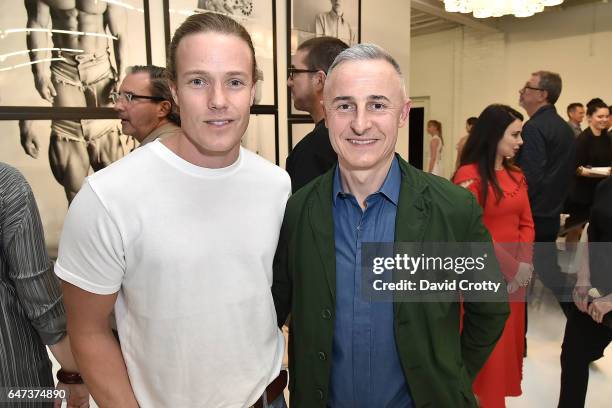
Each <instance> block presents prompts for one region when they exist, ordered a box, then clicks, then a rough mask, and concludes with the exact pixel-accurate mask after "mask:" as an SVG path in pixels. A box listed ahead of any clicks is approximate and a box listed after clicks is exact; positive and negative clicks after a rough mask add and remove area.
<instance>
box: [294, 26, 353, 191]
mask: <svg viewBox="0 0 612 408" xmlns="http://www.w3.org/2000/svg"><path fill="white" fill-rule="evenodd" d="M346 48H348V45H346V44H345V43H344V42H342V41H341V40H339V39H337V38H333V37H316V38H312V39H310V40H307V41H305V42H303V43H302V44H301V45H300V46H299V47H298V49H297V52H296V53H295V55H293V56H292V57H291V67H290V68H289V77H288V78H287V86H288V87H289V89H291V95H292V96H293V104H294V106H295V108H296V109H298V110H303V111H307V112H308V113H309V114H310V116H311V117H312V120H314V122H315V123H316V126H315V128H314V129H313V130H312V131H311V132H310V133H308V134H307V135H306V136H305V137H304V138H303V139H302V140H300V142H299V143H298V144H297V145H296V146H295V147H294V148H293V150H292V152H291V154H289V157H287V163H286V166H285V167H286V169H287V173H289V176H290V177H291V190H292V192H294V193H295V192H296V191H297V190H299V189H300V188H301V187H303V186H304V185H306V184H308V182H310V181H311V180H312V179H314V178H316V177H318V176H320V175H321V174H323V173H325V172H326V171H327V170H329V169H330V168H331V167H332V166H333V165H334V164H335V163H336V160H337V156H336V152H334V150H333V149H332V146H331V143H330V142H329V134H328V132H327V127H325V121H324V120H323V105H321V99H322V98H323V85H324V84H325V79H326V77H327V70H328V69H329V66H330V65H331V64H332V62H334V59H336V56H337V55H338V54H340V52H341V51H342V50H344V49H346Z"/></svg>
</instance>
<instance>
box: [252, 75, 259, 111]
mask: <svg viewBox="0 0 612 408" xmlns="http://www.w3.org/2000/svg"><path fill="white" fill-rule="evenodd" d="M257 81H258V80H257V79H255V82H253V86H251V105H250V106H253V104H254V103H255V93H256V91H257Z"/></svg>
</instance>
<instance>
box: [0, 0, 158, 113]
mask: <svg viewBox="0 0 612 408" xmlns="http://www.w3.org/2000/svg"><path fill="white" fill-rule="evenodd" d="M57 4H58V3H57V2H49V1H45V0H25V1H15V2H2V3H0V84H1V85H0V117H1V118H2V119H9V118H13V119H20V118H24V119H29V118H32V116H33V115H34V116H37V115H38V116H37V117H41V115H42V116H47V117H48V118H49V119H50V118H53V117H55V115H56V114H57V113H58V110H63V113H62V114H63V115H64V116H66V115H68V116H72V117H73V118H75V119H76V118H78V119H82V118H85V117H100V116H103V117H106V116H111V113H110V110H109V109H108V107H109V106H110V104H111V101H110V98H109V94H110V92H111V91H112V90H113V89H115V88H116V87H117V84H118V82H119V80H120V78H121V76H122V75H123V74H124V71H125V68H126V67H127V66H129V65H136V64H140V65H143V64H146V63H149V62H150V49H151V44H150V38H149V19H148V10H149V0H122V1H110V0H108V1H107V0H83V1H80V2H77V3H76V5H75V6H74V9H72V10H65V9H62V10H59V9H57V10H56V9H54V8H55V7H57V6H56V5H57ZM82 10H87V15H88V19H81V18H79V17H78V16H79V13H84V11H82ZM92 14H94V15H98V17H97V18H91V15H92ZM75 15H76V18H75ZM4 108H7V109H4Z"/></svg>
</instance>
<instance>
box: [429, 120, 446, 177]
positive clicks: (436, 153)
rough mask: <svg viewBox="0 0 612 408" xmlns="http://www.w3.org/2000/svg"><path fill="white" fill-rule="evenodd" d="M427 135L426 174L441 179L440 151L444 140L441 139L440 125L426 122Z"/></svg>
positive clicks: (442, 169)
mask: <svg viewBox="0 0 612 408" xmlns="http://www.w3.org/2000/svg"><path fill="white" fill-rule="evenodd" d="M427 134H428V135H430V136H431V140H430V141H429V159H428V160H427V172H428V173H431V174H435V175H436V176H440V177H443V175H444V168H443V163H442V149H443V148H444V139H443V138H442V123H440V122H439V121H437V120H430V121H428V122H427Z"/></svg>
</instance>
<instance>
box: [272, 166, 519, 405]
mask: <svg viewBox="0 0 612 408" xmlns="http://www.w3.org/2000/svg"><path fill="white" fill-rule="evenodd" d="M398 157H399V156H398ZM399 162H400V169H401V171H402V182H401V187H400V197H399V204H398V210H397V218H396V221H395V241H396V242H423V241H430V242H434V241H437V242H442V241H444V242H454V241H456V242H481V241H490V240H491V238H490V236H489V233H488V232H487V230H486V229H485V227H484V226H483V224H482V221H481V216H482V211H481V208H480V206H479V205H478V204H477V202H476V201H475V200H474V197H473V196H472V194H471V193H470V192H469V191H467V190H465V189H462V188H460V187H457V186H454V185H452V184H450V183H449V182H448V181H446V180H443V179H441V178H439V177H436V176H432V175H430V174H426V173H423V172H422V171H419V170H417V169H415V168H414V167H412V166H410V165H409V164H408V163H406V162H405V161H404V160H402V159H401V158H400V159H399ZM333 175H334V169H333V168H332V170H330V171H328V172H327V173H326V174H324V175H323V176H321V177H319V178H317V179H315V180H313V181H312V182H311V183H309V184H308V185H306V186H305V187H303V188H302V189H301V190H299V191H298V192H297V193H296V194H295V195H293V196H292V197H291V198H290V199H289V202H288V203H287V208H286V211H285V218H284V221H283V226H282V229H281V235H280V239H279V245H278V249H277V253H276V256H275V259H274V282H273V285H272V294H273V297H274V304H275V307H276V312H277V316H278V323H279V326H281V325H282V324H283V323H284V322H285V320H286V318H287V316H288V315H289V313H291V324H290V340H289V372H290V376H289V377H290V381H289V390H290V392H291V407H292V408H302V407H303V408H316V407H321V408H325V407H326V404H327V398H328V394H329V390H328V388H329V379H330V369H331V356H332V340H333V330H334V313H335V288H336V261H335V244H334V222H333V213H332V181H333ZM496 273H497V274H499V270H497V271H496ZM464 310H465V315H464V317H463V331H462V332H461V333H460V329H459V320H460V319H459V306H458V304H457V303H450V302H445V303H442V302H439V303H411V302H396V303H395V304H394V314H395V323H394V326H395V327H394V331H395V340H396V343H397V347H398V351H399V357H400V361H401V364H402V368H403V370H404V374H405V376H406V379H407V382H408V385H409V387H410V391H411V394H412V398H413V400H414V402H415V406H416V407H432V408H434V407H435V408H446V407H448V408H457V407H476V406H477V404H476V401H475V399H474V396H473V393H472V381H473V380H474V378H475V376H476V374H477V373H478V371H479V370H480V368H481V367H482V365H483V364H484V363H485V361H486V359H487V358H488V356H489V354H490V353H491V351H492V350H493V347H494V346H495V343H496V342H497V340H498V339H499V337H500V336H501V333H502V330H503V328H504V324H505V322H506V319H507V317H508V314H509V308H508V304H507V303H503V302H502V303H465V304H464Z"/></svg>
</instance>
